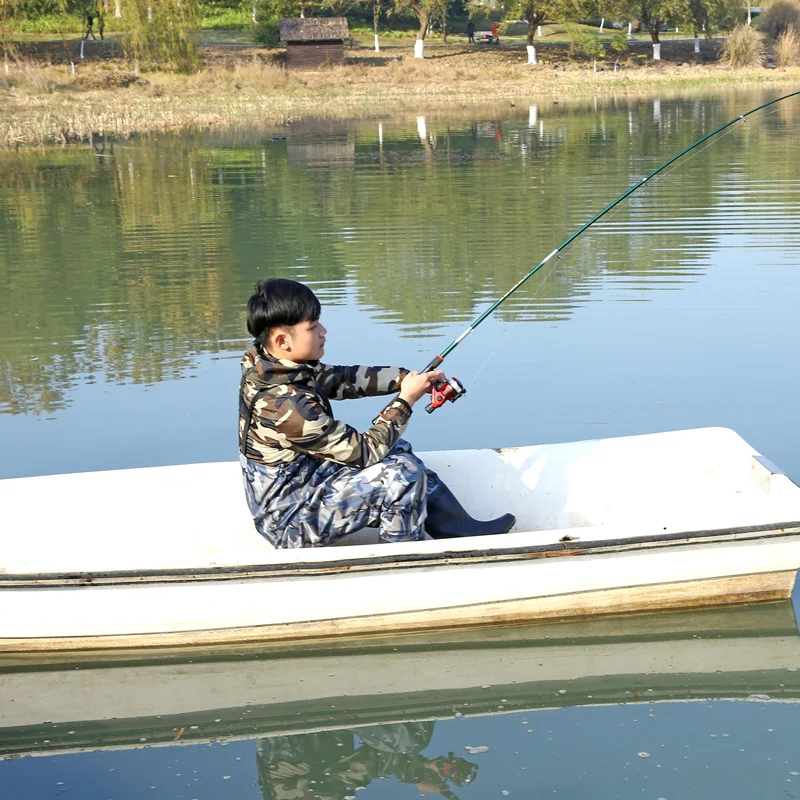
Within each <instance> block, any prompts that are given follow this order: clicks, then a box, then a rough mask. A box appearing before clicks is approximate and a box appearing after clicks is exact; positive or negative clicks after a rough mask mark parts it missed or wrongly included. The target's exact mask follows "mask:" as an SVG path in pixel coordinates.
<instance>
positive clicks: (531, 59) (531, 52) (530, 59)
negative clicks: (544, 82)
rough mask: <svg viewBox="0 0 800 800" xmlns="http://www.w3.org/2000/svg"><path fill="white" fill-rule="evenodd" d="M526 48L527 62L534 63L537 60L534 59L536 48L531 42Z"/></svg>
mask: <svg viewBox="0 0 800 800" xmlns="http://www.w3.org/2000/svg"><path fill="white" fill-rule="evenodd" d="M527 50H528V63H529V64H536V63H537V61H536V48H535V47H534V46H533V45H532V44H529V45H528V46H527Z"/></svg>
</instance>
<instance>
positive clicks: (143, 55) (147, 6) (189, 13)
mask: <svg viewBox="0 0 800 800" xmlns="http://www.w3.org/2000/svg"><path fill="white" fill-rule="evenodd" d="M197 8H198V0H124V2H123V3H122V18H123V21H124V24H125V38H124V46H125V51H126V53H127V54H128V55H129V57H130V58H132V59H134V60H135V61H136V64H137V66H138V65H139V63H141V62H145V63H149V64H162V65H169V66H171V67H173V68H174V69H177V70H178V71H179V72H192V71H194V70H195V69H197V66H198V64H199V59H198V57H197V51H196V50H195V47H194V43H193V42H192V40H191V39H190V38H189V31H190V30H192V28H194V27H196V25H197Z"/></svg>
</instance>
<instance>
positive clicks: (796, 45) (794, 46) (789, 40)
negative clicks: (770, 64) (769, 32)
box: [775, 28, 800, 67]
mask: <svg viewBox="0 0 800 800" xmlns="http://www.w3.org/2000/svg"><path fill="white" fill-rule="evenodd" d="M775 61H776V62H777V64H778V66H779V67H793V66H794V65H795V64H797V63H800V34H798V33H797V31H796V30H795V29H794V28H789V29H788V30H785V31H784V32H783V33H782V34H781V35H780V36H779V37H778V39H777V41H776V42H775Z"/></svg>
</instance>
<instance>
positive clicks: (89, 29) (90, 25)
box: [83, 11, 97, 41]
mask: <svg viewBox="0 0 800 800" xmlns="http://www.w3.org/2000/svg"><path fill="white" fill-rule="evenodd" d="M93 27H94V14H93V13H92V12H91V11H90V12H89V13H88V14H87V15H86V33H84V34H83V38H84V39H88V38H89V37H90V36H91V37H92V39H94V40H95V41H97V37H96V36H95V35H94V31H93V30H92V28H93Z"/></svg>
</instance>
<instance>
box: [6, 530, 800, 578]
mask: <svg viewBox="0 0 800 800" xmlns="http://www.w3.org/2000/svg"><path fill="white" fill-rule="evenodd" d="M798 534H800V521H793V522H781V523H767V524H764V525H748V526H743V527H737V528H719V529H712V530H698V531H681V532H675V533H665V534H657V535H650V536H635V537H624V538H617V539H609V540H604V541H599V540H590V541H581V540H580V539H573V540H571V541H567V542H555V543H553V542H551V543H548V544H540V545H536V544H534V545H525V546H516V547H505V548H503V547H493V548H482V549H475V550H449V551H444V552H433V553H405V554H403V553H401V554H394V555H391V554H389V553H387V555H379V556H376V555H371V556H365V557H360V558H359V557H354V558H350V559H336V560H334V561H322V562H316V563H315V562H300V563H290V562H284V563H274V564H252V565H251V564H247V565H231V566H209V567H197V568H191V567H188V568H179V569H174V568H173V569H143V570H102V571H100V570H98V571H86V572H65V573H53V572H51V573H18V574H14V573H11V574H7V573H3V572H0V590H2V589H45V588H53V587H80V588H86V587H90V586H109V585H115V586H120V585H146V584H159V583H198V582H210V581H242V580H247V581H249V580H263V579H269V578H273V579H274V578H283V577H287V576H289V577H295V578H296V577H310V576H315V575H320V576H324V575H336V574H339V573H349V572H373V571H380V570H385V569H402V570H406V569H419V568H430V567H432V566H433V567H436V566H438V567H448V566H465V565H473V564H475V563H476V562H477V563H496V562H506V561H524V560H533V559H541V558H564V557H569V556H586V555H610V554H614V553H620V552H626V551H629V550H650V549H667V548H672V547H678V546H684V545H687V544H695V545H700V544H712V543H713V544H719V543H725V542H746V541H756V540H763V539H766V538H769V539H773V540H774V539H780V538H784V537H793V536H797V535H798Z"/></svg>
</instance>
